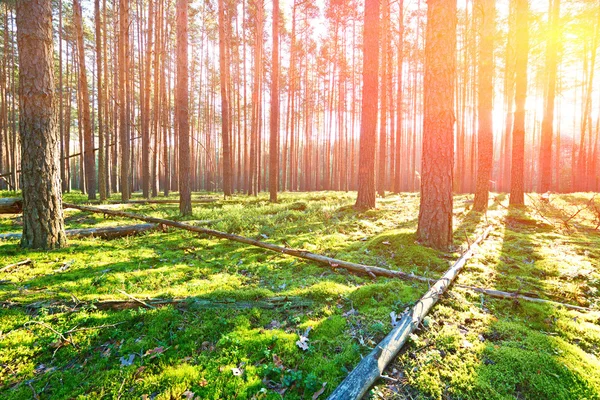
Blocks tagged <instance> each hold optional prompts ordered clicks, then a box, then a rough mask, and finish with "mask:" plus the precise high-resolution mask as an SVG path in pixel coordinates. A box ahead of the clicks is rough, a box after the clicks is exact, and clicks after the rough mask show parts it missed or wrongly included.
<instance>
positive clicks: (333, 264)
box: [64, 203, 430, 282]
mask: <svg viewBox="0 0 600 400" xmlns="http://www.w3.org/2000/svg"><path fill="white" fill-rule="evenodd" d="M64 206H65V207H69V208H74V209H77V210H81V211H87V212H93V213H100V214H107V215H113V216H117V217H124V218H132V219H137V220H140V221H145V222H151V223H155V224H162V225H166V226H171V227H173V228H178V229H184V230H186V231H190V232H195V233H201V234H205V235H209V236H215V237H218V238H221V239H228V240H231V241H234V242H239V243H244V244H249V245H252V246H256V247H260V248H263V249H266V250H270V251H274V252H276V253H283V254H287V255H290V256H293V257H298V258H303V259H305V260H311V261H315V262H317V263H319V264H323V265H327V266H329V268H332V269H336V268H343V269H346V270H348V271H350V272H354V273H359V274H364V275H369V276H371V275H375V276H385V277H388V278H399V279H405V280H416V281H421V282H430V279H429V278H425V277H421V276H417V275H413V274H409V273H406V272H403V271H393V270H389V269H385V268H381V267H375V266H369V265H363V264H358V263H353V262H348V261H343V260H338V259H335V258H331V257H326V256H322V255H319V254H315V253H311V252H309V251H305V250H298V249H290V248H287V247H281V246H277V245H275V244H271V243H266V242H261V241H258V240H254V239H250V238H247V237H244V236H238V235H234V234H231V233H225V232H220V231H216V230H213V229H207V228H202V227H198V226H191V225H188V224H185V223H182V222H177V221H172V220H168V219H162V218H155V217H147V216H143V215H139V214H134V213H130V212H125V211H117V210H106V209H102V208H97V207H90V206H81V205H77V204H70V203H65V204H64Z"/></svg>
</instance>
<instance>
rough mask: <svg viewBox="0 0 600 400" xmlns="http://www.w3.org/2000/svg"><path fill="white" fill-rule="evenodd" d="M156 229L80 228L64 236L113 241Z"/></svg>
mask: <svg viewBox="0 0 600 400" xmlns="http://www.w3.org/2000/svg"><path fill="white" fill-rule="evenodd" d="M157 228H158V225H157V224H137V225H126V226H109V227H102V228H82V229H68V230H66V231H65V234H66V235H67V237H68V238H85V237H99V238H102V239H114V238H120V237H124V236H132V235H138V234H140V233H143V232H148V231H152V230H155V229H157ZM20 238H21V234H20V233H3V234H0V239H4V240H7V239H20Z"/></svg>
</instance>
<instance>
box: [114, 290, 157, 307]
mask: <svg viewBox="0 0 600 400" xmlns="http://www.w3.org/2000/svg"><path fill="white" fill-rule="evenodd" d="M117 292H119V293H121V294H124V295H125V296H127V297H129V298H130V299H131V300H133V301H137V302H138V303H140V304H142V305H144V306H146V307H147V308H151V309H153V310H155V309H156V307H154V306H151V305H150V304H148V303H146V302H144V301H142V300H140V299H137V298H135V297H133V296H132V295H130V294H129V293H127V292H126V291H124V290H119V289H117Z"/></svg>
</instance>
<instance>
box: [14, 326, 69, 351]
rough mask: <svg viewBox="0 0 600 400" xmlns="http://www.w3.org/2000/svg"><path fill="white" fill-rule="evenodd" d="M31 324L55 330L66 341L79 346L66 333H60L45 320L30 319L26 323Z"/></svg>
mask: <svg viewBox="0 0 600 400" xmlns="http://www.w3.org/2000/svg"><path fill="white" fill-rule="evenodd" d="M30 324H36V325H39V326H42V327H44V328H46V329H48V330H51V331H52V332H54V333H55V334H57V335H58V337H60V338H61V339H62V340H63V341H64V342H69V343H71V344H72V345H73V347H75V348H78V346H77V344H75V342H73V341H72V340H71V339H69V338H67V337H66V336H65V335H64V334H62V333H60V332H59V331H57V330H56V329H54V328H53V327H51V326H50V325H48V324H47V323H45V322H41V321H29V322H26V323H25V325H30Z"/></svg>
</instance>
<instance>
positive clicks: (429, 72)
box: [417, 0, 456, 249]
mask: <svg viewBox="0 0 600 400" xmlns="http://www.w3.org/2000/svg"><path fill="white" fill-rule="evenodd" d="M455 53H456V0H430V1H428V2H427V30H426V40H425V75H424V83H423V101H424V105H423V155H422V161H421V169H422V171H421V204H420V208H419V226H418V229H417V238H418V239H419V240H420V241H421V242H422V243H424V244H426V245H430V246H432V247H435V248H440V249H446V248H448V246H450V245H451V244H452V178H453V162H454V122H455V118H454V98H453V97H454V82H455V78H456V54H455Z"/></svg>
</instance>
